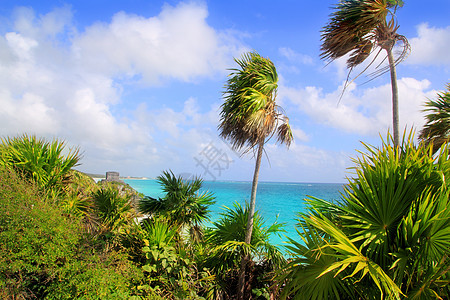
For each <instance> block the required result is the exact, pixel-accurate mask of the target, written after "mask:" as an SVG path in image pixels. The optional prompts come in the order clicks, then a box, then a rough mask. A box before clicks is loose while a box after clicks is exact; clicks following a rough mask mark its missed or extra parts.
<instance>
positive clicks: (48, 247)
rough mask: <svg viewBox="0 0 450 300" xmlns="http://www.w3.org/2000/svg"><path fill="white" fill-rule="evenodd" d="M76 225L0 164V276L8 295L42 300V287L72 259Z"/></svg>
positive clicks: (33, 187)
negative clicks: (40, 299)
mask: <svg viewBox="0 0 450 300" xmlns="http://www.w3.org/2000/svg"><path fill="white" fill-rule="evenodd" d="M77 225H78V224H77V222H68V221H67V220H66V219H65V218H64V217H63V216H62V215H61V211H60V210H59V209H58V207H55V206H54V205H53V204H51V203H49V202H48V201H45V198H44V197H43V195H42V194H41V193H40V192H39V191H38V190H37V188H36V186H35V185H34V184H33V183H27V182H24V181H23V180H22V179H21V178H20V177H19V176H17V174H15V172H14V171H12V170H7V169H5V168H4V167H1V166H0V241H1V243H0V278H1V283H0V284H2V286H1V288H2V289H3V291H4V293H5V294H6V295H9V296H11V297H18V296H20V295H22V296H23V297H26V298H32V297H37V298H41V297H43V296H45V294H46V291H45V286H46V285H47V284H49V283H50V282H52V281H53V280H55V278H56V277H57V273H58V269H59V268H60V266H61V265H64V264H65V263H66V262H67V261H69V260H71V257H72V255H73V252H74V251H75V250H76V245H77V243H78V241H79V239H80V236H79V234H78V232H77Z"/></svg>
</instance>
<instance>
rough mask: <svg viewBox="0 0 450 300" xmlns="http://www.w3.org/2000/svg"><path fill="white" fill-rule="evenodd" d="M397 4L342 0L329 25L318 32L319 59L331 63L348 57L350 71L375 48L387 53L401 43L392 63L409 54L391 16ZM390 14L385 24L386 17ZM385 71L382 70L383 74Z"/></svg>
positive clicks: (383, 0) (379, 0)
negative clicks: (320, 32) (319, 33)
mask: <svg viewBox="0 0 450 300" xmlns="http://www.w3.org/2000/svg"><path fill="white" fill-rule="evenodd" d="M398 6H402V2H401V1H396V0H345V1H341V2H340V3H339V4H338V5H336V6H335V11H334V12H333V13H332V14H331V19H330V22H329V24H328V25H327V26H325V28H324V29H323V30H322V46H321V51H322V53H321V57H322V58H323V59H328V60H331V61H332V60H335V59H337V58H340V57H342V56H344V55H346V54H350V57H349V58H348V60H347V67H348V68H349V69H353V68H354V67H355V66H357V65H359V64H361V63H362V62H363V61H364V60H365V59H366V58H367V57H368V56H369V55H370V53H372V51H373V50H374V49H375V48H376V46H379V48H380V49H379V52H380V51H381V50H382V49H386V50H388V49H389V50H390V49H392V48H393V46H394V45H395V44H396V43H397V42H401V43H402V44H403V49H402V51H401V52H400V55H398V57H397V58H396V60H395V64H398V63H399V62H400V61H402V60H403V59H404V58H405V57H406V56H407V54H408V52H409V44H408V41H407V40H406V38H405V37H404V36H403V35H400V34H398V33H397V29H398V27H399V26H398V25H397V24H396V22H395V19H394V13H393V12H392V11H391V10H392V9H393V11H395V10H396V8H397V7H398ZM389 15H391V18H390V20H389V22H387V17H388V16H389ZM386 70H387V69H382V71H386Z"/></svg>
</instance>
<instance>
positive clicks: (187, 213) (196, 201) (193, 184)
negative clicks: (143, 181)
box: [139, 171, 215, 242]
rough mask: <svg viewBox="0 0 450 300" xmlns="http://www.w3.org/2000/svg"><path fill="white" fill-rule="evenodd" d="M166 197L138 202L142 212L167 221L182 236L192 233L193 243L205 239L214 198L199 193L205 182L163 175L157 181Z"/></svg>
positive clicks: (146, 198)
mask: <svg viewBox="0 0 450 300" xmlns="http://www.w3.org/2000/svg"><path fill="white" fill-rule="evenodd" d="M157 180H158V182H159V184H160V185H161V187H162V190H163V192H164V193H165V196H164V197H163V198H158V199H156V198H152V197H150V196H146V197H144V198H142V199H141V200H140V202H139V209H140V211H141V212H142V213H144V214H152V215H155V216H158V215H162V216H165V217H167V218H168V219H169V220H170V221H171V222H172V223H173V224H175V225H176V227H177V228H178V229H179V232H180V233H182V232H183V231H185V230H186V231H189V234H190V237H191V239H192V241H194V242H198V241H200V240H201V238H202V235H203V233H202V226H201V225H202V223H203V222H205V221H206V220H208V218H209V216H208V213H209V206H210V205H211V204H213V203H214V202H215V201H214V198H215V197H214V196H213V194H212V193H210V192H203V193H200V192H199V190H200V188H201V187H202V184H203V180H202V179H200V178H194V179H193V180H189V181H187V180H184V179H183V178H182V177H181V176H175V174H173V172H172V171H164V172H163V173H162V175H160V176H158V177H157Z"/></svg>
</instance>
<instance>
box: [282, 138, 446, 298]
mask: <svg viewBox="0 0 450 300" xmlns="http://www.w3.org/2000/svg"><path fill="white" fill-rule="evenodd" d="M412 136H413V134H412V133H411V134H410V135H409V137H408V138H407V139H406V140H404V142H403V143H402V144H401V145H400V147H396V146H393V145H391V144H390V143H387V142H384V141H383V144H382V146H381V147H380V148H375V147H371V146H367V145H366V150H367V153H364V154H363V155H362V157H361V158H359V159H356V160H355V163H356V167H355V170H356V177H355V178H353V179H350V180H349V183H348V184H347V185H346V186H345V192H344V193H343V196H342V199H341V200H340V201H339V202H337V203H330V202H328V203H327V201H324V200H318V199H309V200H308V203H309V206H310V207H309V211H308V213H305V214H302V215H301V217H300V224H301V225H302V227H301V230H300V235H301V237H302V239H303V241H305V243H304V245H302V244H300V243H297V242H294V243H292V245H291V247H290V249H291V250H292V255H293V260H292V261H291V263H290V264H289V266H288V267H287V268H286V269H285V270H283V271H281V272H280V280H285V281H286V288H285V289H284V291H283V297H287V296H288V295H299V296H297V297H300V298H301V297H303V296H305V295H308V296H307V298H308V299H323V298H328V299H341V298H342V299H348V298H350V299H376V298H378V299H379V298H380V297H381V298H383V297H386V299H400V298H402V297H404V296H408V298H412V299H430V298H429V297H432V298H438V299H439V297H445V295H447V294H448V292H449V289H448V283H449V279H450V275H449V261H448V253H449V250H450V234H449V233H450V212H449V210H448V205H449V183H448V180H447V178H448V176H450V164H449V162H448V160H447V157H448V149H447V148H445V149H442V152H441V153H440V155H439V156H438V157H433V155H432V152H431V148H430V147H429V146H428V147H425V146H424V145H423V144H421V145H419V146H415V145H414V144H413V138H412ZM325 293H326V294H325ZM300 295H301V296H300Z"/></svg>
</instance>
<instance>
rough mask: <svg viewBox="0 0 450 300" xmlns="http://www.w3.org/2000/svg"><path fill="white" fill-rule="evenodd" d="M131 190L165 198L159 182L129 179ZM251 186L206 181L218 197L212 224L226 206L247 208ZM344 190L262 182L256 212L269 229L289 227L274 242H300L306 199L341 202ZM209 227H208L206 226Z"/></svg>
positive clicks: (206, 187)
mask: <svg viewBox="0 0 450 300" xmlns="http://www.w3.org/2000/svg"><path fill="white" fill-rule="evenodd" d="M125 182H126V183H128V184H129V185H130V186H131V187H133V188H134V189H136V190H137V191H138V192H141V193H143V194H144V195H147V196H152V197H161V196H163V193H162V191H161V188H160V186H159V184H158V182H157V181H156V180H150V179H149V180H143V179H128V180H125ZM251 186H252V183H251V182H243V181H205V182H204V183H203V188H202V191H210V192H212V193H213V194H214V195H215V197H216V203H215V204H214V205H212V207H211V208H210V210H211V216H210V219H211V221H215V220H217V219H218V218H220V212H221V211H223V206H227V207H232V206H233V203H234V202H235V201H238V202H239V203H240V204H241V205H244V203H245V201H249V199H250V192H251ZM342 190H343V184H341V183H339V184H338V183H282V182H259V184H258V192H257V196H256V209H257V210H259V212H260V213H261V215H262V216H263V218H264V220H265V221H266V225H270V224H272V223H273V222H275V221H276V220H278V222H279V223H285V226H284V229H285V230H286V232H285V233H283V236H281V237H276V236H275V237H273V238H272V242H274V243H276V244H282V243H283V241H286V240H287V238H286V237H290V238H293V239H295V240H299V238H298V236H297V233H296V230H295V224H296V223H297V220H296V218H297V217H296V216H297V213H298V212H303V211H304V201H303V199H305V198H307V197H308V196H314V197H317V198H321V199H326V200H338V199H339V198H340V193H341V192H342ZM206 225H208V224H206Z"/></svg>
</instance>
